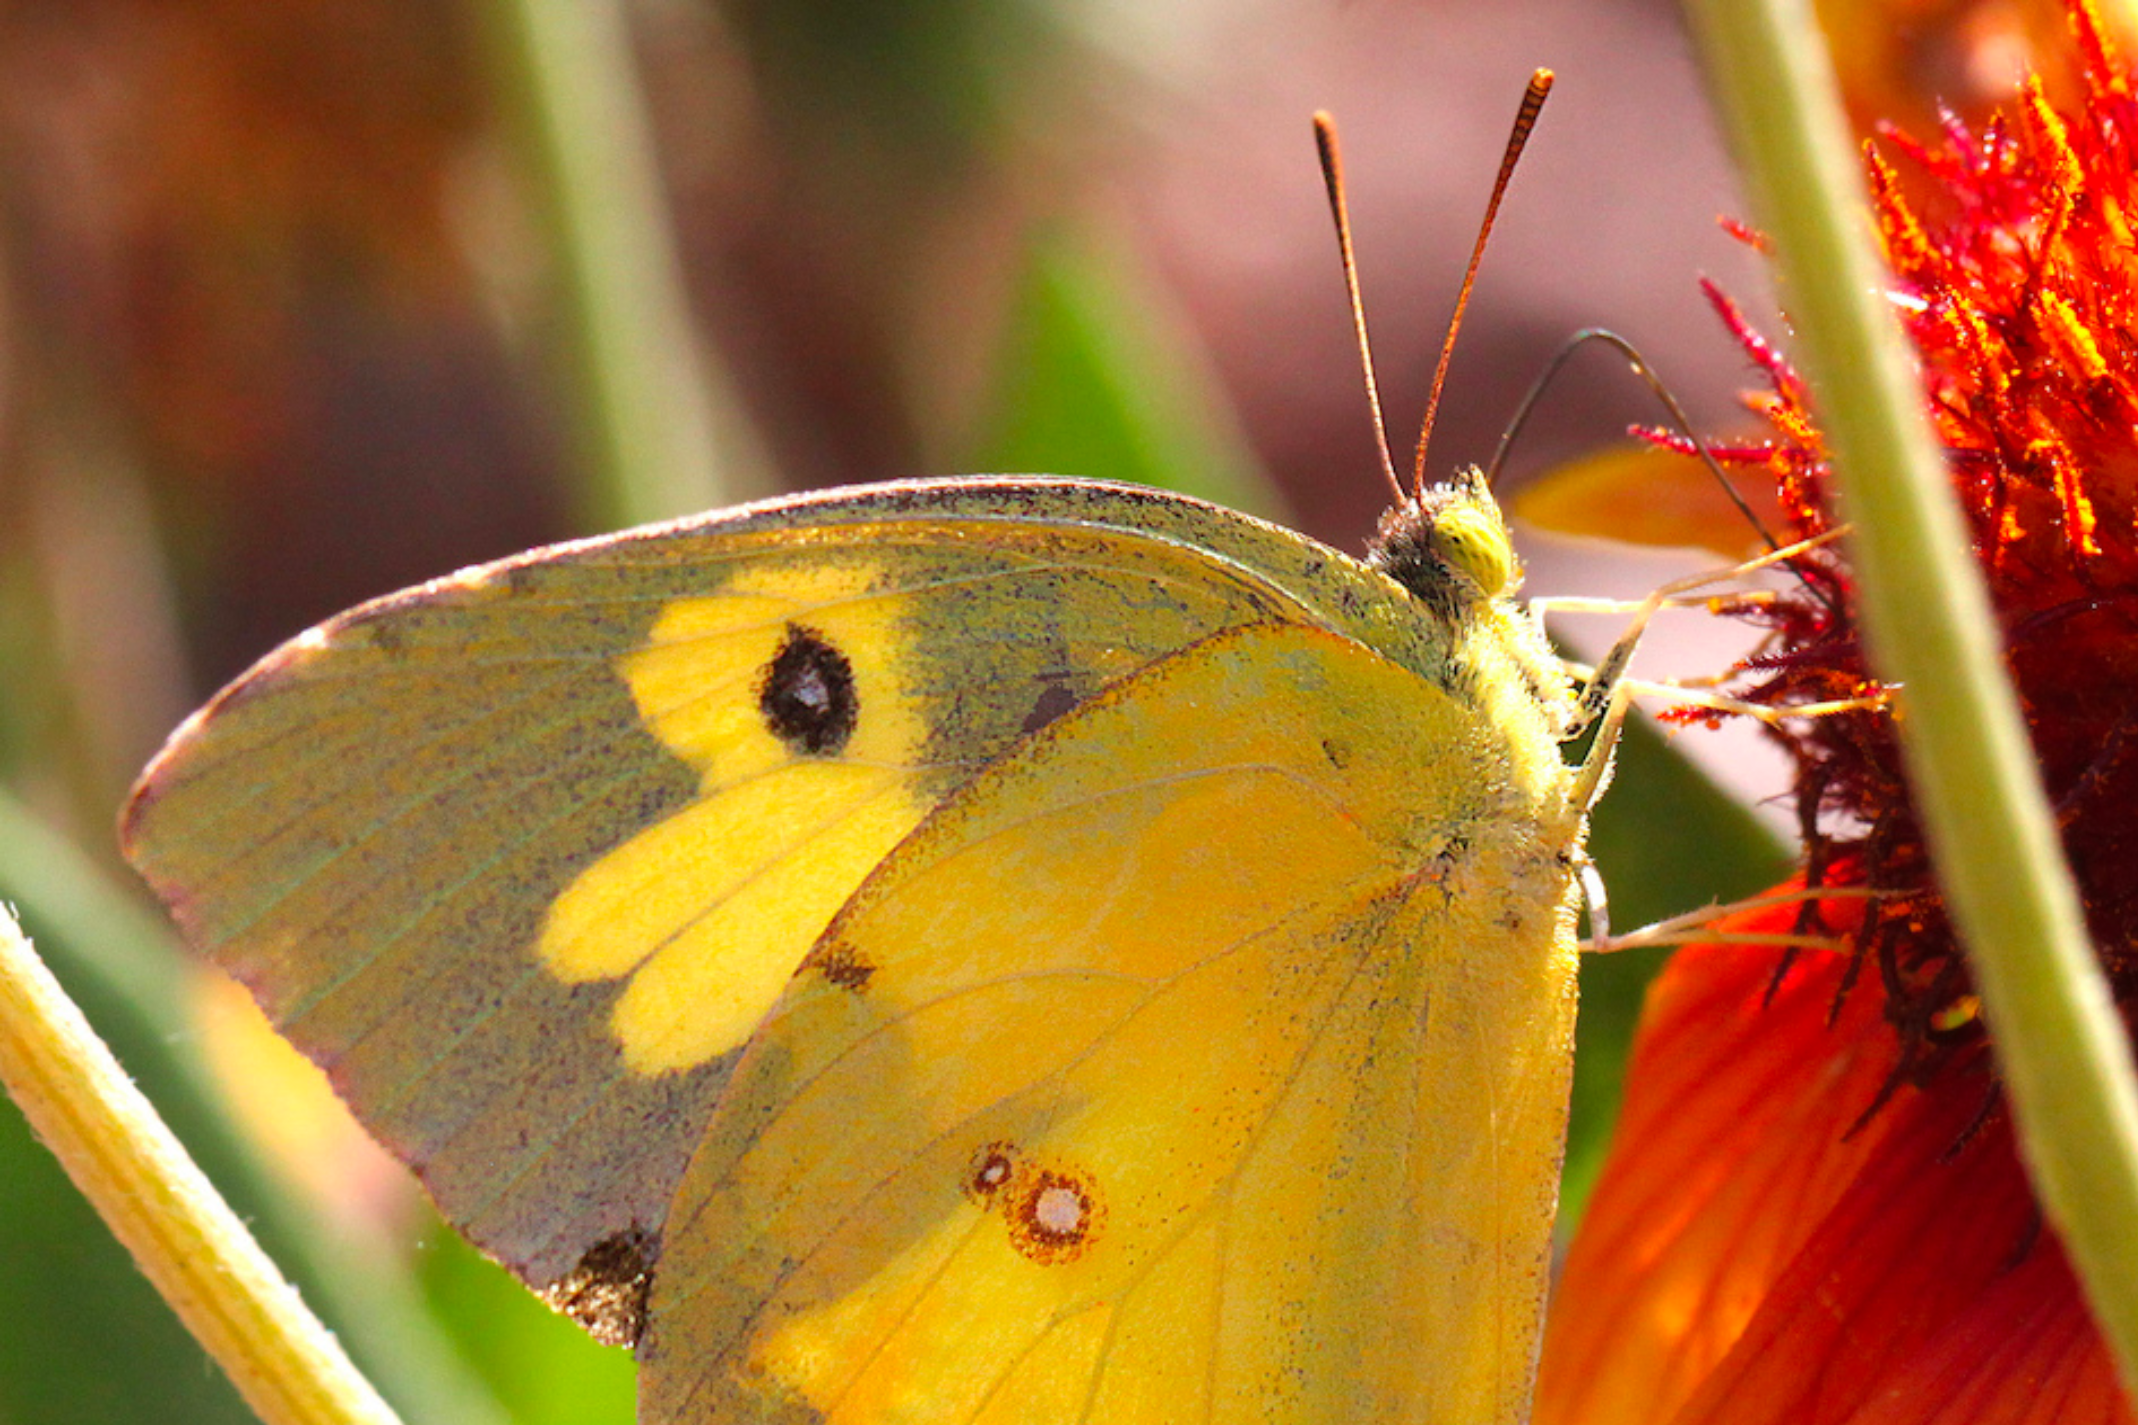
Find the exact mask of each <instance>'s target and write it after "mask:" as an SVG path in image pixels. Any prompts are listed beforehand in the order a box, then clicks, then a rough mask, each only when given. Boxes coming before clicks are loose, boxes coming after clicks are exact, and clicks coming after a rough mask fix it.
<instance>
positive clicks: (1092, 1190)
mask: <svg viewBox="0 0 2138 1425" xmlns="http://www.w3.org/2000/svg"><path fill="white" fill-rule="evenodd" d="M1519 581H1520V574H1519V566H1518V563H1517V561H1516V559H1515V556H1514V553H1513V550H1512V547H1511V545H1510V543H1509V540H1508V536H1507V531H1506V528H1505V525H1504V523H1503V521H1502V519H1501V516H1500V513H1499V510H1498V507H1497V506H1496V504H1495V503H1494V501H1493V498H1492V496H1491V494H1490V492H1489V491H1488V490H1487V488H1486V487H1485V484H1484V481H1483V478H1482V477H1481V476H1478V475H1477V474H1476V473H1475V472H1470V473H1467V474H1465V475H1464V476H1462V477H1460V478H1458V479H1457V480H1455V481H1453V482H1451V483H1449V484H1447V485H1445V486H1442V487H1439V488H1437V489H1433V490H1429V491H1426V492H1424V493H1423V494H1422V496H1419V497H1417V498H1414V499H1410V500H1406V501H1404V502H1403V503H1402V504H1400V505H1399V507H1398V508H1397V509H1396V510H1395V511H1393V512H1392V513H1391V515H1390V516H1389V517H1388V518H1387V519H1386V520H1385V521H1384V523H1383V526H1382V529H1381V532H1380V534H1379V536H1378V538H1377V540H1376V541H1375V544H1374V547H1373V552H1372V553H1371V554H1370V556H1369V557H1368V558H1367V559H1366V560H1364V561H1359V560H1355V559H1352V558H1350V557H1348V556H1346V555H1343V554H1340V553H1338V552H1336V551H1334V550H1331V549H1328V548H1325V547H1323V546H1321V545H1319V544H1317V543H1315V542H1313V541H1311V540H1308V539H1306V538H1304V537H1302V536H1300V535H1296V534H1293V533H1291V532H1288V531H1286V530H1283V529H1280V528H1277V527H1275V526H1272V525H1269V524H1265V523H1263V522H1261V521H1258V520H1255V519H1251V518H1249V517H1247V516H1244V515H1240V514H1235V513H1232V512H1230V511H1227V510H1223V509H1220V508H1217V507H1215V506H1212V505H1207V504H1203V503H1200V502H1198V501H1194V500H1190V499H1186V498H1183V497H1178V496H1173V495H1167V494H1162V493H1158V492H1155V491H1151V490H1146V489H1141V488H1136V487H1130V486H1124V485H1117V484H1107V483H1099V482H1089V481H1076V480H1054V479H1008V478H1002V479H972V480H956V481H945V482H932V483H931V482H922V483H910V484H896V485H886V486H880V487H873V488H857V489H847V490H836V491H830V492H825V493H820V494H814V495H808V496H802V497H798V498H791V499H785V500H779V501H774V502H770V503H766V504H760V505H755V506H750V507H746V508H743V509H739V510H733V511H728V512H723V513H717V514H714V515H710V516H705V517H701V518H697V519H692V520H686V521H682V522H680V523H676V524H671V525H666V526H661V527H658V528H652V529H646V530H640V531H634V532H631V533H627V534H623V535H617V536H613V537H609V538H603V539H596V540H590V541H586V542H582V543H577V544H571V545H565V546H560V547H557V548H554V549H548V550H540V551H536V552H534V553H532V554H529V555H524V556H520V557H518V558H514V559H508V560H505V561H503V562H500V563H496V564H491V565H487V566H484V567H481V568H477V569H472V570H469V571H466V572H464V573H461V574H457V575H454V576H452V577H449V578H446V579H442V580H439V581H436V582H434V583H431V584H427V585H424V586H422V587H420V588H417V589H413V590H410V591H407V592H405V593H402V594H397V595H393V596H391V597H388V598H385V599H381V600H378V601H376V602H374V603H371V604H367V605H365V606H363V607H361V608H358V609H356V610H353V611H352V612H350V613H347V614H345V615H343V616H341V617H340V618H337V619H335V620H333V621H331V622H329V623H327V624H325V625H323V626H322V627H320V628H318V629H315V630H313V631H312V632H310V633H307V634H305V635H303V636H301V637H300V638H298V639H296V640H295V641H293V642H292V643H290V644H288V645H286V646H285V647H284V648H282V649H280V650H278V651H277V652H275V653H273V654H271V655H269V656H268V657H267V658H266V659H265V660H263V661H262V662H261V663H260V664H259V665H258V666H257V667H256V668H254V669H253V670H252V671H251V672H250V673H248V674H247V675H246V676H245V677H243V678H241V679H240V680H239V681H238V682H237V683H235V684H234V685H232V686H231V687H230V688H228V689H226V690H225V691H224V692H223V693H222V694H221V695H219V696H218V697H217V698H216V699H215V700H214V701H213V702H212V703H210V704H209V705H208V706H207V707H206V708H205V709H203V710H202V711H201V712H200V713H198V714H196V715H195V716H194V717H193V718H192V719H191V720H190V721H189V722H187V723H186V725H185V726H184V727H182V728H181V729H180V730H179V731H178V733H177V734H176V735H175V736H174V737H173V739H172V741H171V743H170V745H169V746H168V747H167V748H166V749H165V751H164V752H163V753H162V755H161V756H160V757H159V758H158V759H157V760H156V761H155V763H154V764H153V765H152V766H151V767H150V768H149V769H148V771H147V772H146V773H145V774H144V775H143V778H142V781H141V783H140V785H139V787H138V789H137V791H136V793H135V796H134V798H133V800H132V802H131V804H130V806H129V808H128V810H127V813H126V818H125V825H124V835H125V843H126V849H127V854H128V855H129V856H130V857H131V858H132V859H133V861H134V863H135V864H136V865H137V866H138V867H139V868H140V869H141V871H142V872H143V874H144V875H145V876H146V877H147V878H148V880H149V881H150V882H151V884H152V885H153V886H154V887H155V888H156V890H157V891H158V893H159V894H160V895H161V896H162V897H163V899H164V900H165V901H166V902H167V903H168V904H169V906H170V907H171V909H172V911H173V913H174V915H175V916H176V917H177V919H178V920H179V922H180V923H181V925H182V926H183V928H184V930H185V932H186V934H187V937H188V939H189V940H190V941H191V942H192V943H193V944H194V945H195V946H197V947H199V948H200V949H201V950H202V951H204V952H205V953H206V954H208V955H210V956H211V957H213V958H214V960H215V961H216V962H217V963H219V964H221V965H223V966H224V967H226V968H228V969H229V970H230V971H232V972H233V973H234V974H236V975H237V976H238V977H239V978H240V979H242V980H243V981H244V982H245V983H246V984H248V985H249V986H251V987H252V989H253V991H254V992H255V993H256V994H257V995H258V997H259V998H260V1000H261V1002H262V1003H263V1004H264V1005H265V1006H266V1008H267V1010H268V1013H269V1014H270V1016H271V1017H272V1018H273V1019H274V1021H275V1022H276V1023H277V1025H279V1026H280V1027H281V1028H282V1029H283V1031H284V1032H285V1033H286V1034H288V1035H289V1036H290V1037H291V1038H292V1039H293V1040H295V1041H296V1042H297V1043H298V1044H299V1045H300V1046H301V1047H302V1048H303V1049H304V1050H305V1051H306V1052H307V1053H308V1054H309V1055H310V1056H311V1057H312V1058H314V1059H315V1060H317V1061H318V1062H319V1063H321V1064H322V1065H324V1066H325V1067H326V1068H327V1070H328V1071H329V1072H330V1074H331V1075H332V1077H333V1079H334V1081H335V1083H336V1085H337V1087H338V1088H339V1089H340V1091H341V1093H342V1094H343V1095H344V1096H345V1097H346V1098H347V1099H348V1101H349V1102H350V1103H351V1104H352V1106H354V1107H355V1109H356V1111H357V1112H358V1114H359V1116H361V1117H362V1118H363V1119H364V1120H365V1122H366V1123H367V1124H368V1125H369V1126H370V1127H371V1128H372V1129H373V1130H374V1131H375V1132H377V1133H378V1134H379V1136H381V1137H382V1138H383V1139H384V1140H385V1141H386V1142H387V1143H388V1144H389V1145H390V1146H391V1147H393V1149H394V1150H395V1151H396V1152H398V1153H399V1154H400V1155H401V1156H402V1157H403V1158H405V1159H406V1160H407V1161H408V1162H409V1163H411V1164H412V1165H413V1166H414V1167H415V1168H416V1170H417V1171H418V1172H419V1173H420V1174H421V1175H422V1177H423V1180H424V1182H425V1183H426V1185H427V1186H428V1188H429V1190H430V1192H431V1193H432V1195H433V1196H434V1197H435V1198H436V1200H437V1202H438V1204H439V1206H440V1207H441V1208H442V1209H443V1211H444V1212H445V1214H446V1216H447V1217H448V1218H449V1219H451V1220H452V1221H453V1222H454V1223H455V1224H457V1225H458V1226H459V1227H461V1228H462V1229H463V1230H464V1231H465V1232H466V1233H467V1234H468V1235H469V1236H470V1237H471V1238H473V1239H474V1240H475V1241H476V1242H477V1243H478V1244H479V1245H481V1246H482V1247H483V1248H484V1249H485V1250H487V1251H489V1252H490V1253H492V1254H493V1255H495V1256H496V1257H497V1258H499V1259H500V1260H501V1261H503V1262H504V1263H506V1264H507V1265H508V1266H509V1267H511V1268H512V1269H513V1270H514V1271H515V1272H517V1273H518V1274H519V1275H520V1276H521V1277H523V1278H524V1279H525V1280H527V1281H528V1282H529V1283H530V1284H531V1285H533V1286H535V1287H536V1288H537V1289H539V1290H541V1291H543V1292H544V1293H545V1294H546V1295H548V1296H549V1297H550V1299H551V1300H552V1301H554V1302H556V1303H558V1304H559V1305H560V1306H562V1307H564V1308H565V1309H567V1310H570V1311H572V1312H573V1314H575V1315H577V1316H578V1317H579V1318H580V1319H581V1320H582V1321H584V1322H585V1323H587V1324H588V1325H589V1326H590V1328H592V1329H594V1330H595V1331H596V1332H597V1334H599V1335H602V1336H603V1337H604V1339H610V1340H619V1341H630V1342H633V1343H635V1345H636V1348H637V1352H638V1356H639V1359H640V1361H641V1363H642V1368H641V1377H640V1402H641V1403H640V1417H641V1419H643V1420H646V1421H649V1422H660V1425H670V1422H684V1421H742V1420H751V1421H841V1422H845V1421H854V1422H859V1421H869V1422H880V1421H899V1422H904V1421H914V1422H920V1421H931V1422H932V1421H960V1422H998V1421H999V1422H1008V1421H1020V1422H1052V1421H1064V1422H1067V1421H1105V1422H1113V1425H1123V1423H1124V1422H1137V1421H1153V1422H1178V1421H1187V1420H1222V1421H1244V1420H1257V1421H1260V1420H1284V1421H1302V1422H1305V1421H1314V1422H1334V1421H1346V1422H1356V1421H1390V1422H1393V1421H1427V1420H1431V1421H1488V1420H1490V1421H1507V1420H1515V1419H1519V1418H1521V1417H1522V1416H1524V1415H1525V1414H1526V1410H1527V1401H1528V1391H1529V1378H1530V1373H1531V1369H1532V1364H1533V1360H1534V1356H1535V1351H1536V1344H1537V1336H1538V1328H1539V1323H1540V1317H1541V1311H1542V1303H1543V1298H1544V1290H1545V1282H1546V1274H1547V1269H1548V1251H1549V1234H1550V1226H1551V1221H1552V1216H1553V1210H1554V1205H1555V1201H1556V1184H1557V1169H1558V1160H1559V1154H1560V1148H1561V1143H1562V1140H1563V1134H1564V1125H1565V1115H1566V1105H1567V1093H1568V1080H1569V1074H1570V1065H1571V1039H1572V1029H1573V1014H1574V968H1575V959H1576V954H1575V939H1574V917H1575V901H1576V898H1577V897H1576V869H1577V863H1578V861H1579V859H1580V857H1581V847H1582V840H1583V835H1584V830H1585V817H1586V813H1587V809H1588V804H1589V802H1590V801H1591V800H1592V798H1593V796H1594V795H1595V793H1596V791H1597V789H1598V787H1599V786H1600V784H1601V782H1602V780H1603V777H1604V772H1605V769H1606V767H1607V765H1608V759H1609V756H1610V747H1609V741H1610V740H1609V737H1608V736H1606V737H1603V738H1600V739H1599V742H1598V745H1597V746H1596V747H1595V748H1594V749H1592V751H1591V752H1590V754H1589V756H1588V759H1587V761H1586V762H1585V763H1583V764H1581V765H1578V766H1576V765H1569V763H1568V762H1567V761H1566V760H1565V758H1564V757H1563V755H1562V752H1561V744H1562V742H1563V741H1564V740H1565V739H1567V738H1568V737H1570V736H1571V735H1572V734H1573V733H1574V732H1575V731H1576V730H1577V729H1578V728H1579V727H1580V725H1581V724H1582V723H1583V722H1585V721H1586V720H1587V719H1588V714H1589V713H1590V712H1591V711H1592V710H1593V707H1594V702H1593V700H1591V699H1585V698H1584V697H1583V695H1582V693H1581V692H1580V690H1579V688H1578V687H1577V683H1576V681H1575V680H1574V678H1573V677H1572V676H1571V675H1570V673H1569V672H1568V670H1567V669H1566V668H1565V667H1564V666H1563V665H1562V664H1561V663H1560V661H1559V660H1558V659H1557V658H1556V657H1555V656H1554V655H1553V653H1552V651H1551V650H1550V648H1549V646H1548V645H1547V644H1546V642H1545V641H1544V639H1543V637H1542V635H1541V632H1540V631H1539V629H1538V626H1537V624H1536V623H1535V621H1534V619H1533V618H1532V617H1531V616H1530V615H1529V613H1528V612H1527V611H1526V610H1524V609H1523V608H1521V607H1519V606H1518V605H1516V604H1515V603H1514V602H1513V596H1514V594H1515V592H1516V590H1517V588H1518V586H1519Z"/></svg>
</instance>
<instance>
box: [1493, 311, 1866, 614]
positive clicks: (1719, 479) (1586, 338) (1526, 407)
mask: <svg viewBox="0 0 2138 1425" xmlns="http://www.w3.org/2000/svg"><path fill="white" fill-rule="evenodd" d="M1590 342H1599V343H1601V344H1602V345H1604V346H1608V347H1610V348H1611V349H1612V350H1613V351H1615V352H1617V353H1618V354H1619V355H1620V356H1623V357H1625V358H1626V364H1627V365H1628V366H1630V367H1632V368H1633V374H1634V375H1636V376H1638V377H1640V378H1641V380H1642V381H1643V382H1645V383H1646V384H1647V387H1648V389H1649V390H1650V391H1651V392H1653V393H1654V395H1655V398H1656V400H1657V401H1658V402H1660V403H1661V404H1662V407H1663V409H1664V410H1666V411H1668V412H1669V413H1670V419H1671V422H1672V423H1673V424H1674V425H1675V426H1676V427H1677V429H1678V433H1679V434H1680V435H1682V436H1684V437H1685V439H1686V442H1687V443H1688V444H1690V445H1691V446H1692V448H1693V454H1694V455H1696V456H1698V457H1699V460H1700V463H1701V464H1702V465H1704V466H1705V467H1707V473H1708V474H1709V475H1711V476H1713V477H1714V480H1715V483H1716V484H1717V485H1719V486H1721V487H1722V493H1723V494H1724V495H1725V496H1727V497H1728V499H1729V501H1730V503H1731V504H1732V505H1735V506H1736V507H1737V513H1739V514H1740V515H1743V516H1744V520H1745V523H1746V524H1748V525H1750V526H1751V527H1752V532H1753V533H1754V534H1757V535H1758V536H1759V538H1760V542H1761V543H1762V544H1764V545H1766V546H1767V550H1768V552H1769V553H1775V552H1778V551H1779V550H1780V549H1781V545H1780V544H1779V543H1778V542H1777V541H1776V540H1775V538H1774V535H1773V532H1772V531H1770V530H1769V529H1768V528H1767V525H1766V522H1765V521H1764V520H1762V519H1761V518H1760V517H1759V512H1758V511H1757V510H1755V509H1753V508H1752V506H1751V505H1750V504H1748V503H1747V502H1746V500H1745V497H1744V496H1743V495H1741V494H1739V493H1738V492H1737V487H1736V486H1735V485H1733V484H1731V483H1730V477H1729V475H1728V474H1727V473H1726V472H1725V471H1724V470H1723V468H1722V462H1721V461H1720V460H1717V459H1716V458H1715V452H1714V451H1713V450H1712V449H1710V448H1709V447H1708V443H1707V441H1706V440H1704V439H1703V438H1702V437H1701V435H1700V432H1699V430H1698V429H1696V428H1695V427H1694V425H1693V420H1692V417H1691V416H1689V415H1687V414H1686V412H1685V407H1684V406H1683V405H1681V404H1679V401H1678V397H1677V394H1676V393H1675V392H1673V391H1672V390H1671V389H1670V387H1669V386H1668V385H1667V384H1665V382H1664V380H1663V378H1662V377H1661V376H1658V375H1657V374H1656V372H1655V368H1654V367H1652V366H1650V365H1649V364H1648V360H1647V358H1646V357H1644V356H1642V355H1641V353H1640V349H1639V348H1638V347H1636V346H1634V344H1633V343H1632V342H1630V341H1628V340H1626V338H1624V337H1622V336H1620V335H1619V334H1618V333H1617V332H1615V331H1611V330H1609V329H1608V328H1605V327H1583V328H1582V329H1581V330H1580V331H1577V332H1575V333H1574V334H1573V335H1572V336H1570V337H1568V338H1567V339H1566V341H1565V342H1564V343H1562V344H1561V345H1560V347H1559V349H1558V350H1557V351H1556V352H1554V353H1552V359H1551V360H1550V361H1547V362H1546V363H1545V364H1544V370H1543V371H1542V372H1540V373H1538V376H1537V379H1536V380H1535V381H1533V382H1531V383H1530V387H1529V390H1528V391H1526V392H1524V393H1523V396H1522V399H1521V401H1520V402H1519V403H1517V404H1516V406H1515V408H1514V417H1513V419H1511V420H1510V421H1508V422H1507V428H1506V430H1504V431H1502V432H1501V433H1500V443H1499V446H1498V448H1497V449H1495V450H1494V451H1493V452H1492V462H1491V463H1490V464H1489V465H1487V466H1486V467H1485V483H1486V484H1488V485H1489V484H1491V483H1492V482H1493V481H1495V480H1497V479H1498V478H1499V473H1500V467H1501V466H1502V465H1504V464H1506V462H1507V452H1508V451H1509V450H1510V449H1511V448H1512V447H1513V445H1514V440H1515V437H1516V436H1518V435H1520V434H1521V432H1522V427H1523V426H1524V425H1526V424H1528V422H1529V417H1530V413H1531V412H1532V411H1533V410H1534V409H1535V408H1536V404H1537V400H1538V398H1539V397H1541V396H1542V395H1543V394H1544V388H1545V387H1547V386H1549V385H1550V384H1551V383H1552V381H1553V380H1554V379H1556V378H1557V376H1558V375H1559V372H1560V369H1561V368H1563V367H1564V366H1565V365H1566V363H1567V362H1568V361H1569V360H1571V359H1572V357H1573V355H1574V353H1575V352H1577V351H1579V350H1580V349H1581V348H1582V347H1584V346H1587V345H1588V344H1589V343H1590ZM1789 570H1790V572H1791V573H1792V574H1794V575H1795V576H1796V579H1797V582H1798V583H1799V584H1801V585H1803V587H1804V590H1805V592H1806V593H1808V594H1810V595H1811V597H1812V598H1814V599H1816V600H1817V601H1818V602H1819V603H1820V604H1822V605H1824V606H1825V607H1826V608H1827V609H1828V611H1830V612H1831V611H1832V610H1833V600H1832V599H1830V598H1828V597H1827V595H1826V592H1825V591H1824V590H1823V589H1821V588H1819V586H1818V585H1816V584H1814V583H1813V582H1812V581H1811V580H1809V579H1807V578H1805V577H1804V573H1803V571H1802V570H1801V569H1798V568H1797V566H1796V563H1795V561H1793V560H1792V561H1790V563H1789Z"/></svg>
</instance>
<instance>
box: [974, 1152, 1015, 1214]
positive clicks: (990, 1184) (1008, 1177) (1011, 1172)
mask: <svg viewBox="0 0 2138 1425" xmlns="http://www.w3.org/2000/svg"><path fill="white" fill-rule="evenodd" d="M1018 1167H1019V1165H1018V1161H1017V1148H1016V1145H1015V1144H1011V1143H1004V1142H1001V1141H1000V1140H995V1141H992V1142H987V1143H982V1144H981V1145H980V1146H979V1148H978V1149H976V1150H975V1151H974V1153H973V1155H972V1162H971V1163H970V1164H969V1165H968V1166H967V1168H966V1170H965V1195H966V1196H967V1197H969V1198H971V1199H972V1200H973V1201H974V1202H976V1203H978V1204H979V1205H980V1206H982V1207H991V1206H993V1205H994V1202H995V1199H996V1198H997V1197H999V1196H1000V1195H1001V1193H1002V1190H1003V1189H1004V1188H1006V1187H1008V1186H1009V1185H1010V1184H1011V1183H1012V1182H1014V1181H1015V1180H1016V1178H1017V1173H1018Z"/></svg>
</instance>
